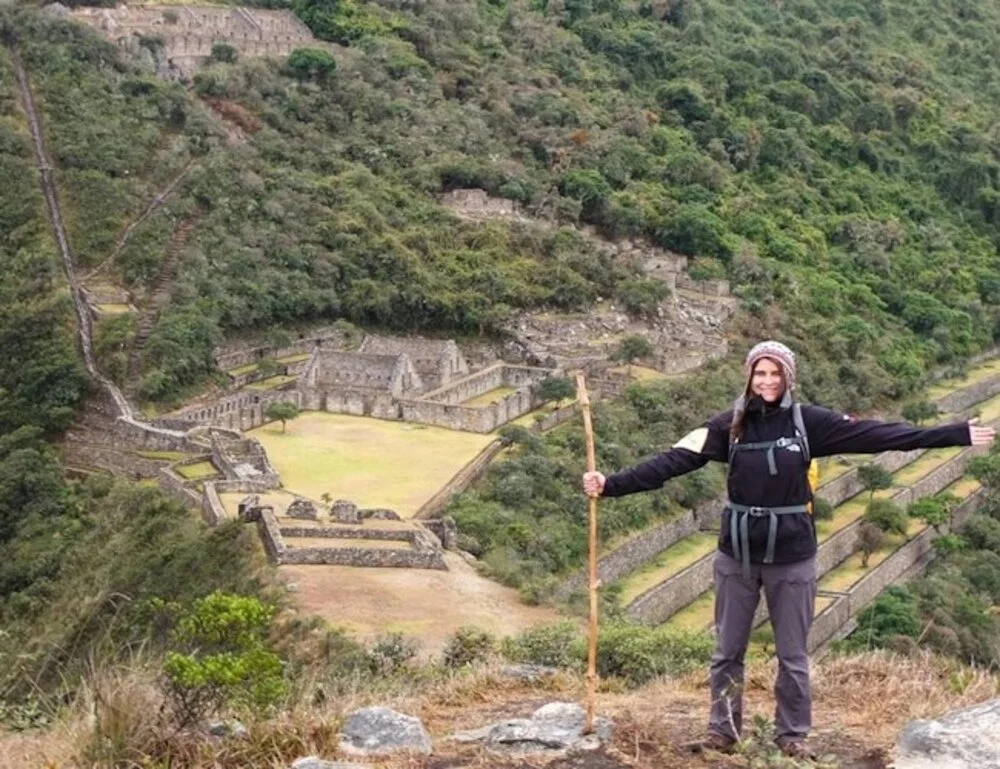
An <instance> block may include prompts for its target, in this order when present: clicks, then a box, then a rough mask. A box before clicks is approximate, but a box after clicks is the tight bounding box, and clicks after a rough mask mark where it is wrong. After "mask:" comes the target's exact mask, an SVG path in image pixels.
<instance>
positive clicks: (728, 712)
mask: <svg viewBox="0 0 1000 769" xmlns="http://www.w3.org/2000/svg"><path fill="white" fill-rule="evenodd" d="M762 587H763V588H764V599H765V600H766V601H767V610H768V612H769V613H770V615H771V624H772V625H773V627H774V644H775V649H776V652H777V656H778V678H777V681H776V682H775V684H774V698H775V700H776V709H775V716H774V723H775V726H776V727H777V732H778V739H779V740H788V739H802V738H805V737H806V736H807V735H808V733H809V728H810V726H811V725H812V696H811V694H810V691H809V653H808V651H807V646H806V642H807V640H808V637H809V628H810V626H811V625H812V620H813V610H814V608H815V605H816V559H815V558H810V559H808V560H806V561H799V562H798V563H789V564H759V563H755V564H751V566H750V579H749V580H747V579H746V578H745V577H744V576H743V573H742V566H741V565H740V562H739V561H737V560H736V559H735V558H732V557H730V556H728V555H726V554H725V553H722V552H719V553H716V556H715V634H716V646H715V653H714V654H713V655H712V682H711V683H712V710H711V715H710V716H709V722H708V728H709V731H712V732H715V733H717V734H721V735H724V736H727V737H733V738H739V737H740V731H741V730H742V728H743V658H744V656H745V655H746V650H747V644H748V643H749V641H750V631H751V629H752V628H753V615H754V612H755V611H756V610H757V603H758V602H759V600H760V589H761V588H762Z"/></svg>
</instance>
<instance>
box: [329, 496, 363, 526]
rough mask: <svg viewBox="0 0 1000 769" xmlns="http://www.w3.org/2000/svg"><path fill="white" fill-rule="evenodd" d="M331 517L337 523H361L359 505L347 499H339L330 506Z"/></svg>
mask: <svg viewBox="0 0 1000 769" xmlns="http://www.w3.org/2000/svg"><path fill="white" fill-rule="evenodd" d="M330 517H331V518H332V519H333V520H335V521H337V523H359V522H360V520H361V519H360V518H359V517H358V506H357V505H356V504H354V503H353V502H351V501H349V500H346V499H338V500H337V501H336V502H334V503H333V505H332V506H331V507H330Z"/></svg>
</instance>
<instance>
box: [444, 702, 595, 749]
mask: <svg viewBox="0 0 1000 769" xmlns="http://www.w3.org/2000/svg"><path fill="white" fill-rule="evenodd" d="M585 723H586V713H585V711H584V709H583V708H582V707H580V706H579V705H578V704H576V703H575V702H550V703H549V704H548V705H543V706H542V707H540V708H539V709H538V710H536V711H535V712H534V713H533V714H532V716H531V718H515V719H512V720H510V721H503V722H501V723H498V724H493V725H492V726H485V727H483V728H482V729H476V730H474V731H471V732H459V733H458V734H455V735H453V737H452V739H454V740H456V741H458V742H482V743H483V744H484V745H486V747H488V748H490V749H492V750H495V751H499V752H503V753H518V754H524V753H551V752H559V753H563V752H569V751H576V750H595V749H596V748H598V747H600V746H601V745H602V744H605V743H607V742H608V741H609V740H610V739H611V722H610V721H609V720H608V719H606V718H595V719H594V733H593V734H587V735H585V734H584V733H583V727H584V724H585Z"/></svg>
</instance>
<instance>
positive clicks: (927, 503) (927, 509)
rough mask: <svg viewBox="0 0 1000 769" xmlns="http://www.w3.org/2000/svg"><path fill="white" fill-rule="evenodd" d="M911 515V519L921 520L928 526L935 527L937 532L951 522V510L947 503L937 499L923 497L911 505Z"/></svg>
mask: <svg viewBox="0 0 1000 769" xmlns="http://www.w3.org/2000/svg"><path fill="white" fill-rule="evenodd" d="M909 515H910V517H911V518H919V519H920V520H922V521H924V522H925V523H926V524H927V525H928V526H933V527H934V531H937V532H940V531H941V527H942V526H943V525H944V524H946V523H948V521H949V520H951V510H950V509H949V506H948V504H947V502H945V500H943V499H938V498H937V497H921V498H920V499H918V500H916V501H915V502H914V503H913V504H912V505H910V510H909Z"/></svg>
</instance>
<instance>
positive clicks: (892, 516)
mask: <svg viewBox="0 0 1000 769" xmlns="http://www.w3.org/2000/svg"><path fill="white" fill-rule="evenodd" d="M864 519H865V520H866V521H867V522H868V523H871V524H874V525H875V526H878V527H879V528H880V529H881V530H882V531H884V532H886V533H890V532H895V533H897V534H902V535H903V536H906V524H907V517H906V511H905V510H904V509H903V508H902V507H900V506H899V505H897V504H896V503H895V502H893V501H892V500H891V499H873V500H872V501H871V502H869V503H868V507H867V509H866V510H865V516H864Z"/></svg>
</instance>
